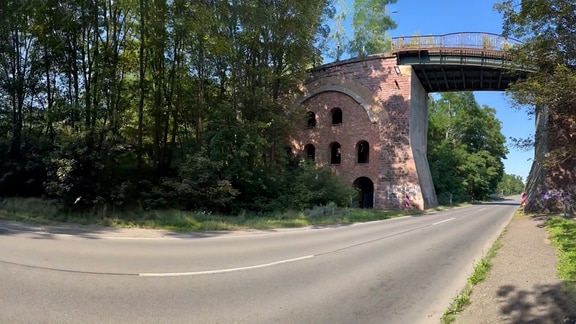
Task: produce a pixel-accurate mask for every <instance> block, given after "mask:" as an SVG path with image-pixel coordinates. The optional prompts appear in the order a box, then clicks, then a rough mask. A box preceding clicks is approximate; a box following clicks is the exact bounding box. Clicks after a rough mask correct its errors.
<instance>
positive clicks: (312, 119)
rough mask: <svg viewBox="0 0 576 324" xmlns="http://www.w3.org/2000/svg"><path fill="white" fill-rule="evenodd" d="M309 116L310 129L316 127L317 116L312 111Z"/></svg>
mask: <svg viewBox="0 0 576 324" xmlns="http://www.w3.org/2000/svg"><path fill="white" fill-rule="evenodd" d="M307 115H308V128H314V127H316V114H315V113H314V112H312V111H309V112H308V113H307Z"/></svg>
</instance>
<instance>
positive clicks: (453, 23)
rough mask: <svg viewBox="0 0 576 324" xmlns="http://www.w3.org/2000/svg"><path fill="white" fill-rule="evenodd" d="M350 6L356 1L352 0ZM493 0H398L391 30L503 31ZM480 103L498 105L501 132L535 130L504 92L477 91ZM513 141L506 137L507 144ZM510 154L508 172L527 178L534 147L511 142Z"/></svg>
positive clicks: (521, 133) (517, 134)
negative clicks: (524, 148)
mask: <svg viewBox="0 0 576 324" xmlns="http://www.w3.org/2000/svg"><path fill="white" fill-rule="evenodd" d="M349 2H350V4H349V8H350V9H352V8H353V5H352V4H351V2H352V1H351V0H349ZM494 3H495V2H492V1H490V0H479V1H470V0H466V1H465V0H398V1H397V3H396V4H393V5H390V6H389V7H388V9H389V12H396V13H393V14H391V15H392V18H393V19H394V21H396V23H397V24H398V28H397V29H395V30H392V31H390V35H391V36H392V37H398V36H411V35H414V34H419V35H424V36H425V35H440V34H448V33H454V32H489V33H496V34H500V33H502V16H501V15H500V14H499V13H498V12H497V11H495V10H494V9H493V5H494ZM474 94H475V97H476V100H477V101H478V103H479V104H480V105H488V106H490V107H493V108H495V109H496V117H497V118H498V119H499V120H500V121H501V122H502V133H503V134H504V136H505V137H506V138H507V139H509V138H510V137H517V138H518V137H521V138H525V137H528V136H530V135H531V134H533V133H534V120H533V119H530V118H529V117H528V115H527V114H526V113H525V112H524V111H522V110H521V111H518V110H516V109H514V108H512V107H511V104H510V102H509V99H508V98H507V97H506V96H505V94H504V93H503V92H492V91H490V92H486V91H478V92H475V93H474ZM509 143H510V141H509V140H507V144H509ZM508 150H509V151H510V153H509V154H508V158H507V159H506V160H504V166H505V171H506V173H508V174H515V175H519V176H521V177H522V179H524V181H526V178H527V177H528V173H529V172H530V167H531V166H532V158H533V157H534V152H533V151H529V152H526V151H520V150H517V149H515V148H513V147H511V146H510V145H508Z"/></svg>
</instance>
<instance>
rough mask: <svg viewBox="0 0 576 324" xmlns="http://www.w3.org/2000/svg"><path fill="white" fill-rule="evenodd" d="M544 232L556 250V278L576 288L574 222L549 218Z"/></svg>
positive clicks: (575, 229)
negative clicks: (546, 232)
mask: <svg viewBox="0 0 576 324" xmlns="http://www.w3.org/2000/svg"><path fill="white" fill-rule="evenodd" d="M546 230H547V231H548V234H549V235H550V240H551V241H552V244H553V245H554V246H556V248H557V256H558V264H557V268H558V276H559V277H560V279H562V280H564V281H565V282H567V283H572V285H574V287H576V221H574V220H569V219H565V218H562V217H553V218H549V219H548V220H547V221H546Z"/></svg>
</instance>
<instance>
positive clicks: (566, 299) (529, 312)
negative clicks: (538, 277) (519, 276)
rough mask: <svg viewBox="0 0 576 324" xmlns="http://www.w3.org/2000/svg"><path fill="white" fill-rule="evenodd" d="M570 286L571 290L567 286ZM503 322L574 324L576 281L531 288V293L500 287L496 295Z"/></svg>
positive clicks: (575, 319)
mask: <svg viewBox="0 0 576 324" xmlns="http://www.w3.org/2000/svg"><path fill="white" fill-rule="evenodd" d="M569 285H570V286H571V287H572V288H571V291H572V292H569V291H570V289H569V287H568V286H569ZM495 297H496V298H497V300H498V301H499V302H500V304H501V305H502V306H501V308H500V312H501V314H502V315H503V316H504V317H506V318H507V319H508V321H506V322H507V323H514V324H524V323H566V324H575V323H576V282H574V283H569V284H565V287H563V286H562V285H561V284H558V285H535V286H534V288H533V289H532V290H518V289H517V288H516V287H515V286H513V285H505V286H501V287H500V288H499V289H498V292H497V293H496V296H495Z"/></svg>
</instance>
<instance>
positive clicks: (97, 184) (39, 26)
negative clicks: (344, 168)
mask: <svg viewBox="0 0 576 324" xmlns="http://www.w3.org/2000/svg"><path fill="white" fill-rule="evenodd" d="M390 2H395V1H390V0H388V1H384V0H379V1H378V0H372V1H361V2H359V5H362V6H377V5H381V4H382V3H384V4H386V3H390ZM362 9H363V8H355V12H356V13H358V12H363V11H362ZM364 9H365V8H364ZM373 12H374V15H377V16H370V15H368V16H366V15H359V16H358V17H356V15H355V16H354V27H355V28H356V30H355V33H354V39H355V42H350V44H349V46H347V47H344V46H343V47H340V46H339V45H338V47H336V46H335V45H334V44H335V39H338V41H339V40H340V39H341V34H339V31H338V30H332V31H331V30H330V27H329V26H330V25H334V22H335V21H336V22H337V20H338V19H342V18H343V17H342V16H338V15H337V14H336V11H335V7H334V3H332V1H330V0H322V1H313V2H310V1H304V0H285V1H278V0H228V1H221V0H199V1H188V0H172V1H165V0H153V1H145V0H91V1H86V0H42V1H40V0H7V1H3V3H2V5H1V6H0V197H4V198H5V197H42V198H44V199H50V200H51V201H54V202H57V203H58V204H59V205H61V206H64V207H66V208H68V210H86V209H90V208H94V207H95V206H108V207H110V208H117V209H131V208H138V209H143V210H156V209H166V208H172V209H180V210H208V211H214V212H222V213H228V214H235V213H238V212H240V211H245V210H249V211H255V212H267V211H274V210H283V209H294V210H301V209H303V208H310V207H313V206H318V205H323V204H327V203H329V202H333V203H335V204H337V205H339V206H347V205H348V204H349V202H350V200H351V197H352V195H353V194H354V191H353V190H352V189H351V188H350V187H349V185H348V184H345V183H343V182H342V181H341V180H340V179H339V178H337V177H336V176H335V175H334V174H333V173H332V172H331V171H330V170H328V169H322V168H315V167H313V166H310V165H307V164H305V163H302V162H301V161H299V159H298V157H297V156H296V155H295V154H294V152H291V151H290V150H289V149H288V147H287V138H288V135H289V134H290V133H291V132H293V131H294V129H295V128H297V127H301V125H304V123H305V112H304V111H303V110H302V108H301V107H295V106H294V105H293V102H294V100H295V98H297V97H298V96H299V95H300V90H299V89H300V88H299V85H300V84H301V83H302V82H303V81H304V80H305V79H306V78H307V75H308V70H309V69H310V68H312V67H314V66H317V65H319V64H322V63H323V62H324V60H325V58H326V57H329V56H330V53H334V50H335V48H337V51H340V52H341V51H342V49H344V48H346V50H348V51H349V53H351V54H354V53H356V54H355V55H365V54H370V53H371V52H381V51H385V50H386V49H387V48H386V46H388V45H387V44H388V43H387V42H385V41H383V40H382V39H379V38H374V37H373V36H374V35H370V33H369V31H370V30H373V29H370V28H373V27H374V25H373V24H374V23H375V21H380V22H382V24H383V25H381V26H380V27H382V28H384V30H387V29H390V28H392V27H394V22H393V21H392V20H390V19H381V18H382V17H384V18H386V17H388V16H387V15H386V13H385V12H377V11H373ZM388 18H389V17H388ZM375 19H376V20H375ZM378 19H380V20H378ZM379 37H380V36H379ZM359 40H362V41H363V42H364V43H365V44H368V45H370V46H368V47H366V46H360V45H359V44H358V41H359ZM338 44H340V43H338ZM359 48H361V52H360V53H358V50H359ZM340 52H338V56H339V55H340V54H341V53H340ZM451 102H452V103H451ZM446 107H448V108H446ZM450 107H453V108H454V109H453V110H451V109H452V108H450ZM431 111H435V112H437V113H436V115H434V117H432V118H431V120H432V121H431V126H430V142H431V143H432V144H434V145H431V147H432V149H430V150H429V151H430V152H429V155H430V156H429V158H430V160H431V164H432V167H433V168H432V170H433V176H434V178H435V180H436V181H438V182H437V185H436V189H437V191H438V195H439V197H443V198H442V199H441V201H445V199H444V197H446V195H447V194H452V195H454V197H455V200H458V201H465V200H469V199H482V198H485V197H486V196H487V195H488V194H490V193H492V192H495V191H496V190H497V188H498V185H499V183H500V181H501V180H502V177H503V176H504V173H503V165H502V162H501V159H502V158H504V157H505V154H506V148H505V139H504V138H503V137H502V135H501V133H500V128H499V123H498V122H497V120H495V117H494V113H493V110H491V108H487V107H483V108H480V107H478V104H477V103H476V102H475V100H474V98H473V95H472V94H458V95H446V96H442V98H440V99H438V100H436V101H433V102H432V103H431ZM469 113H473V114H474V116H476V117H477V118H474V119H467V118H462V117H461V116H464V115H463V114H469ZM451 114H454V118H455V119H454V120H453V121H459V122H458V123H453V121H450V119H449V118H448V119H446V116H451ZM460 122H461V123H460ZM467 123H476V124H467ZM478 123H488V124H485V125H487V126H486V127H480V129H482V130H484V131H485V133H483V134H480V133H474V132H473V131H472V130H474V129H478V127H479V125H480V124H478ZM455 161H460V162H462V163H461V164H458V165H459V166H458V170H451V169H447V168H445V166H446V165H455V164H454V162H455ZM460 162H459V163H460ZM480 165H482V166H483V167H481V168H480V167H479V166H480ZM443 172H448V173H449V174H445V173H443ZM465 175H466V176H465ZM512 178H513V179H516V180H520V182H521V179H517V178H515V177H514V176H512ZM312 179H314V181H312ZM515 190H516V189H514V190H513V191H515Z"/></svg>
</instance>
